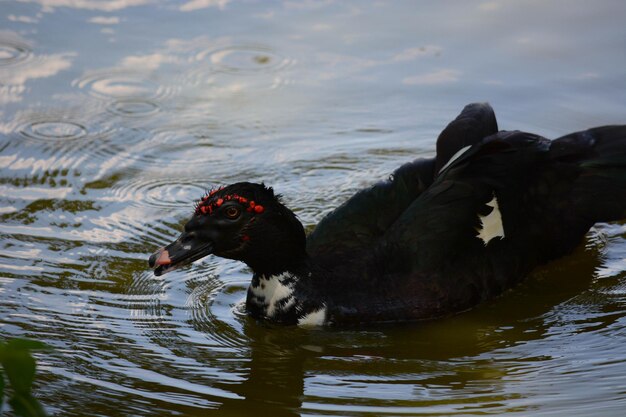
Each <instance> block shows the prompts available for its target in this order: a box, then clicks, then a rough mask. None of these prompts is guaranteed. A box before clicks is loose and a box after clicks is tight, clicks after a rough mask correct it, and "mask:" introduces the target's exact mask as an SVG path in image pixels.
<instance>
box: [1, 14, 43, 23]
mask: <svg viewBox="0 0 626 417" xmlns="http://www.w3.org/2000/svg"><path fill="white" fill-rule="evenodd" d="M7 19H9V20H10V21H11V22H20V23H37V22H39V19H36V18H34V17H30V16H15V15H14V14H10V15H8V16H7Z"/></svg>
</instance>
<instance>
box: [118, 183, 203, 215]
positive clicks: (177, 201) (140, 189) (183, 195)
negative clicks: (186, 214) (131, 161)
mask: <svg viewBox="0 0 626 417" xmlns="http://www.w3.org/2000/svg"><path fill="white" fill-rule="evenodd" d="M205 192H206V188H205V187H204V186H203V185H201V184H200V183H199V182H197V181H196V182H194V181H193V180H185V179H182V180H180V179H178V180H176V182H172V180H171V179H168V178H163V179H156V180H151V179H145V178H138V179H136V180H135V181H132V182H128V183H126V184H123V185H121V186H120V187H119V188H117V189H115V190H114V193H115V195H116V197H117V199H119V200H122V201H132V202H134V203H135V204H138V205H141V206H150V207H164V208H180V207H185V206H188V207H189V210H190V211H192V209H193V202H194V201H197V200H198V199H199V198H200V197H202V196H203V195H204V193H205Z"/></svg>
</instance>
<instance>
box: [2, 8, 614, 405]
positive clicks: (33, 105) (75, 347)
mask: <svg viewBox="0 0 626 417" xmlns="http://www.w3.org/2000/svg"><path fill="white" fill-rule="evenodd" d="M625 18H626V2H624V1H622V0H616V1H597V2H588V1H581V0H571V1H570V0H568V1H552V0H551V1H530V0H529V1H453V2H435V1H432V2H415V1H406V2H401V1H374V2H363V1H357V0H354V1H341V2H339V1H332V0H327V1H295V0H294V1H284V2H278V1H236V0H233V1H230V0H190V1H186V2H185V1H182V2H173V1H164V0H162V1H159V0H155V1H152V0H116V1H100V0H21V1H3V2H2V3H0V22H1V24H0V169H1V171H0V195H1V197H0V218H1V221H0V238H1V240H0V337H2V338H4V337H16V336H22V337H29V338H34V339H37V340H41V341H44V342H46V343H48V344H50V345H52V346H53V347H54V348H55V350H54V351H53V352H52V353H42V354H37V358H38V361H39V368H38V376H37V383H36V393H37V396H38V397H39V398H40V399H41V401H42V403H43V404H44V405H45V407H46V409H47V410H48V411H49V412H50V414H56V415H59V416H96V415H98V416H131V415H132V416H135V415H136V416H165V415H198V416H204V415H213V414H216V415H220V416H245V415H272V416H295V415H302V416H381V415H389V416H399V415H420V416H421V415H445V416H447V415H463V416H470V415H485V414H492V415H516V416H517V415H519V416H568V417H571V416H581V417H582V416H585V417H587V416H592V415H593V416H623V415H624V409H625V407H626V273H625V272H624V271H626V226H625V225H624V223H621V224H611V225H607V224H600V225H597V226H596V227H595V228H594V229H593V230H592V231H591V232H590V233H589V234H588V237H587V239H586V241H585V243H584V244H583V245H581V246H580V247H579V248H578V249H577V250H576V251H575V253H574V254H573V255H571V256H569V257H567V258H564V259H562V260H560V261H558V262H556V263H554V264H551V265H549V266H547V267H544V268H541V269H540V270H537V271H536V272H535V273H534V274H533V275H532V276H531V277H529V279H528V280H527V281H525V282H524V283H523V284H522V285H520V286H519V287H517V288H515V289H514V290H512V291H509V292H508V293H506V294H505V295H503V296H502V297H500V298H499V299H497V300H495V301H493V302H489V303H486V304H484V305H482V306H480V307H478V308H476V309H475V310H473V311H470V312H468V313H464V314H461V315H458V316H455V317H451V318H448V319H444V320H437V321H434V322H429V323H420V324H406V325H396V326H383V327H380V326H379V327H369V328H356V329H343V330H304V329H297V328H281V327H271V326H267V325H263V324H260V323H256V322H254V321H253V320H251V319H249V318H247V317H246V316H245V314H244V313H243V306H242V302H243V300H244V297H245V291H246V287H247V284H248V282H249V279H250V273H249V271H248V270H247V269H246V268H245V266H243V265H242V264H239V263H236V262H231V261H227V260H223V259H219V258H215V257H209V258H207V259H205V260H203V261H201V262H197V263H196V264H194V265H193V266H191V267H188V268H185V269H182V270H177V271H174V272H172V273H170V274H168V275H165V276H164V277H160V278H157V277H155V276H153V274H152V272H151V271H150V270H149V269H148V267H147V262H146V261H147V257H148V255H149V254H150V253H152V252H153V251H154V250H155V248H157V247H158V246H161V245H163V244H165V243H167V242H169V241H171V240H172V239H174V238H175V237H176V236H177V235H178V231H179V229H180V227H181V225H182V224H183V223H184V222H185V219H186V218H187V217H188V216H189V215H190V214H191V213H192V210H193V203H194V201H195V200H196V199H198V198H199V197H201V195H202V193H203V192H204V190H205V189H207V188H210V187H211V186H215V185H220V184H227V183H230V182H233V181H243V180H253V181H264V182H265V183H267V184H269V185H272V186H274V188H275V189H276V190H277V191H278V192H279V193H281V194H283V195H284V199H285V201H286V202H287V204H288V205H289V206H290V207H292V208H293V209H294V210H295V211H296V213H297V214H298V215H299V217H300V218H301V219H302V221H303V223H304V224H305V225H306V226H307V228H311V227H313V226H314V225H315V224H316V222H317V221H319V219H320V218H321V217H322V216H323V215H324V214H325V213H327V212H328V211H329V210H331V209H332V208H333V207H336V206H337V205H338V204H339V203H340V202H341V201H343V200H345V199H346V198H347V197H349V196H350V195H351V194H352V193H353V192H354V191H355V190H358V189H359V188H361V187H364V186H366V185H368V184H371V183H373V182H374V181H376V180H379V179H382V178H384V177H385V176H386V175H388V174H389V173H390V172H391V171H392V170H393V169H394V168H395V167H397V166H399V165H400V164H402V163H404V162H407V161H410V160H412V159H414V158H417V157H431V156H433V155H434V140H435V138H436V137H437V134H438V133H439V132H440V131H441V129H442V128H443V127H444V126H445V125H446V124H447V123H448V122H449V121H450V120H452V119H453V118H454V117H455V116H456V115H457V113H458V112H459V111H460V110H461V108H462V107H463V106H464V105H465V104H467V103H469V102H472V101H489V102H490V103H491V104H492V105H493V106H494V108H495V109H496V113H497V115H498V118H499V124H500V127H501V128H502V129H521V130H527V131H532V132H535V133H539V134H542V135H544V136H546V137H550V138H554V137H558V136H560V135H562V134H565V133H569V132H572V131H575V130H581V129H584V128H588V127H592V126H597V125H604V124H624V123H626V24H625V23H624V21H625Z"/></svg>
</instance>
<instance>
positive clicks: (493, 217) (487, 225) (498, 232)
mask: <svg viewBox="0 0 626 417" xmlns="http://www.w3.org/2000/svg"><path fill="white" fill-rule="evenodd" d="M487 205H488V206H489V207H492V208H493V210H491V213H489V214H487V215H486V216H481V215H480V214H479V215H478V218H479V219H480V227H479V228H478V229H477V231H478V235H477V237H478V238H479V239H481V240H482V241H483V242H484V243H485V246H487V243H489V241H490V240H491V239H495V238H496V237H499V238H501V239H502V238H504V225H503V224H502V215H501V214H500V207H499V206H498V199H497V198H496V194H495V193H494V194H493V198H492V199H491V201H489V202H488V203H487Z"/></svg>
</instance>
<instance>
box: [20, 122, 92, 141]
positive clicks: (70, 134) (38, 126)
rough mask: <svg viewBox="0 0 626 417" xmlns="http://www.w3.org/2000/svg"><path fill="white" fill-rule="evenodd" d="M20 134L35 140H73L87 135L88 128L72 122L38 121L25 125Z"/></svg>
mask: <svg viewBox="0 0 626 417" xmlns="http://www.w3.org/2000/svg"><path fill="white" fill-rule="evenodd" d="M20 133H21V134H22V135H24V136H28V137H29V138H34V139H42V140H57V139H58V140H71V139H79V138H82V137H83V136H85V135H87V128H86V127H85V126H83V125H81V124H79V123H76V122H71V121H63V120H61V121H53V120H51V121H37V122H31V123H28V124H27V125H25V126H24V127H23V128H22V129H21V130H20Z"/></svg>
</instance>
